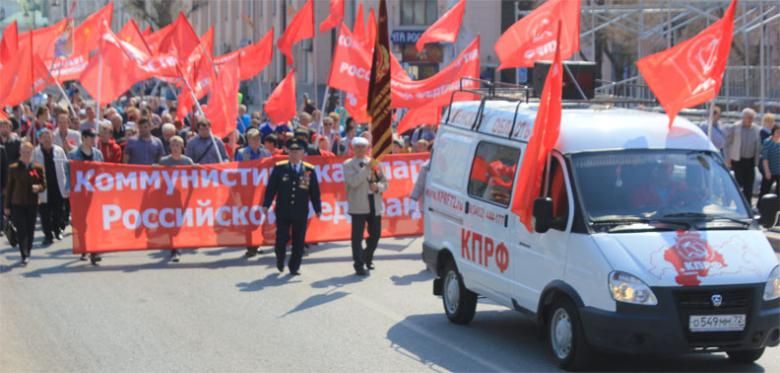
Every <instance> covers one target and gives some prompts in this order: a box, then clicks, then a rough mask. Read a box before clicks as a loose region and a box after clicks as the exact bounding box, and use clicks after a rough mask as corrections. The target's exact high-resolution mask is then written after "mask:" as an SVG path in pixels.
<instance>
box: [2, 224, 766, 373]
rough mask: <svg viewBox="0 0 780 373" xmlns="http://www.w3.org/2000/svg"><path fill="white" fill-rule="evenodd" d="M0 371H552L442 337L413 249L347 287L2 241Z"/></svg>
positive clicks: (384, 257)
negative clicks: (92, 260)
mask: <svg viewBox="0 0 780 373" xmlns="http://www.w3.org/2000/svg"><path fill="white" fill-rule="evenodd" d="M0 240H1V241H0V242H2V245H0V371H2V372H21V371H53V370H56V371H78V372H90V371H95V372H107V371H110V372H123V371H134V372H138V371H144V372H147V371H250V370H251V371H296V372H297V371H317V372H326V371H338V372H353V371H354V372H361V371H371V372H373V371H428V370H433V371H554V370H557V369H556V368H555V366H553V365H552V364H551V363H550V360H549V359H548V358H547V356H546V352H545V349H544V345H543V344H542V342H541V341H540V340H539V339H538V338H537V332H536V328H535V326H534V324H533V323H532V322H531V321H530V320H528V319H526V318H525V317H524V316H522V315H521V314H519V313H517V312H514V311H510V310H506V309H503V308H500V307H497V306H494V305H490V304H480V306H479V308H478V311H479V312H478V313H477V316H476V318H475V320H474V321H473V322H472V324H471V325H469V326H465V327H464V326H456V325H453V324H450V323H449V322H448V321H447V320H446V317H445V316H444V314H443V310H442V306H441V300H440V299H439V298H437V297H434V296H432V295H431V279H432V277H431V275H430V274H429V273H428V272H426V271H425V270H424V265H423V264H422V262H421V260H420V251H421V240H420V239H399V240H392V239H387V240H383V241H382V242H381V248H380V250H379V251H378V253H377V256H376V265H377V270H375V271H373V272H372V274H371V276H370V277H367V278H361V277H357V276H354V275H352V267H351V258H350V254H349V248H348V244H346V243H337V244H327V245H320V246H317V247H315V248H313V249H312V250H311V251H310V253H309V254H308V255H307V256H306V257H305V258H304V263H303V267H302V276H300V277H295V278H292V277H289V276H287V275H286V274H285V275H279V274H278V273H277V271H276V269H275V268H274V260H273V258H272V255H270V254H264V255H261V256H260V257H259V258H254V259H245V258H243V250H238V249H207V250H200V251H197V252H196V251H190V252H186V253H184V254H183V255H182V261H181V262H180V263H170V262H168V259H167V253H166V254H165V255H163V253H161V252H131V253H112V254H106V255H105V256H104V260H103V262H102V264H101V265H100V266H99V267H93V266H91V265H90V264H89V263H88V262H82V261H79V260H78V258H77V257H76V256H74V255H72V254H71V253H70V249H69V245H70V237H69V236H66V239H65V240H64V241H63V242H57V243H55V244H54V245H53V246H51V247H49V248H35V249H34V251H33V258H32V261H31V263H30V265H29V266H28V267H26V268H21V267H18V265H17V263H18V260H19V254H18V252H17V251H16V250H15V249H11V248H9V247H8V245H7V242H6V241H5V239H4V238H2V239H0ZM598 368H599V369H600V370H610V371H636V370H641V371H680V370H692V371H756V372H758V371H767V372H772V371H774V372H778V371H780V349H771V350H768V351H767V353H765V354H764V357H763V358H762V359H761V360H759V361H758V364H755V365H752V366H748V367H744V366H738V365H732V364H730V363H729V362H728V360H727V359H726V358H725V355H723V354H715V355H688V356H683V357H675V358H670V359H666V358H664V359H659V358H651V357H643V358H637V357H606V358H605V359H604V361H603V362H602V363H601V364H600V365H599V366H598Z"/></svg>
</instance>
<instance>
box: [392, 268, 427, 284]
mask: <svg viewBox="0 0 780 373" xmlns="http://www.w3.org/2000/svg"><path fill="white" fill-rule="evenodd" d="M390 280H392V281H393V284H395V285H396V286H408V285H411V284H412V283H414V282H427V281H432V280H433V273H431V272H430V271H428V270H427V269H423V270H421V271H420V272H417V273H414V274H411V275H404V276H391V277H390Z"/></svg>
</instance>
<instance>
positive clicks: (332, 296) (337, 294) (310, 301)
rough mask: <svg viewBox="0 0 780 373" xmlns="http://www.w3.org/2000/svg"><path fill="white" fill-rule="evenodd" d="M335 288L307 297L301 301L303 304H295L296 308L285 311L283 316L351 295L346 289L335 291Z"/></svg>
mask: <svg viewBox="0 0 780 373" xmlns="http://www.w3.org/2000/svg"><path fill="white" fill-rule="evenodd" d="M333 290H336V288H333V289H331V290H328V291H326V292H324V293H322V294H316V295H312V296H310V297H308V298H306V300H304V301H303V302H301V304H299V305H297V306H295V308H293V309H291V310H289V311H287V313H285V314H284V315H282V316H281V317H287V316H289V315H292V314H294V313H296V312H301V311H304V310H307V309H310V308H314V307H317V306H321V305H323V304H326V303H330V302H333V301H336V300H339V299H341V298H344V297H346V296H347V295H349V293H347V292H345V291H333Z"/></svg>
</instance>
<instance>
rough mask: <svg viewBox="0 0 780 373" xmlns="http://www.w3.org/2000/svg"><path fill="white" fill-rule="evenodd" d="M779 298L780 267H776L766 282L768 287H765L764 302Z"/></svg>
mask: <svg viewBox="0 0 780 373" xmlns="http://www.w3.org/2000/svg"><path fill="white" fill-rule="evenodd" d="M777 298H780V266H775V269H773V270H772V272H771V273H770V274H769V279H768V280H766V285H764V300H775V299H777Z"/></svg>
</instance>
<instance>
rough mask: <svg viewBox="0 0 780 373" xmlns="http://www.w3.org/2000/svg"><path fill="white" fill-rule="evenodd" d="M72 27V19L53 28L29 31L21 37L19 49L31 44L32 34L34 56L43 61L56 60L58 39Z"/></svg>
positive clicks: (67, 19) (52, 26)
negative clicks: (55, 48)
mask: <svg viewBox="0 0 780 373" xmlns="http://www.w3.org/2000/svg"><path fill="white" fill-rule="evenodd" d="M69 27H70V18H64V19H62V21H59V22H57V23H55V24H53V25H51V26H47V27H43V28H38V29H35V30H32V31H27V32H25V33H22V34H20V35H19V49H20V50H21V49H24V48H25V47H26V45H27V44H28V43H30V42H31V41H30V40H31V38H30V33H32V43H33V54H35V55H36V56H38V57H40V59H41V60H44V61H48V60H52V59H54V46H55V44H56V42H57V39H58V38H59V37H60V36H62V34H63V33H64V32H65V31H67V30H68V28H69Z"/></svg>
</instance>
